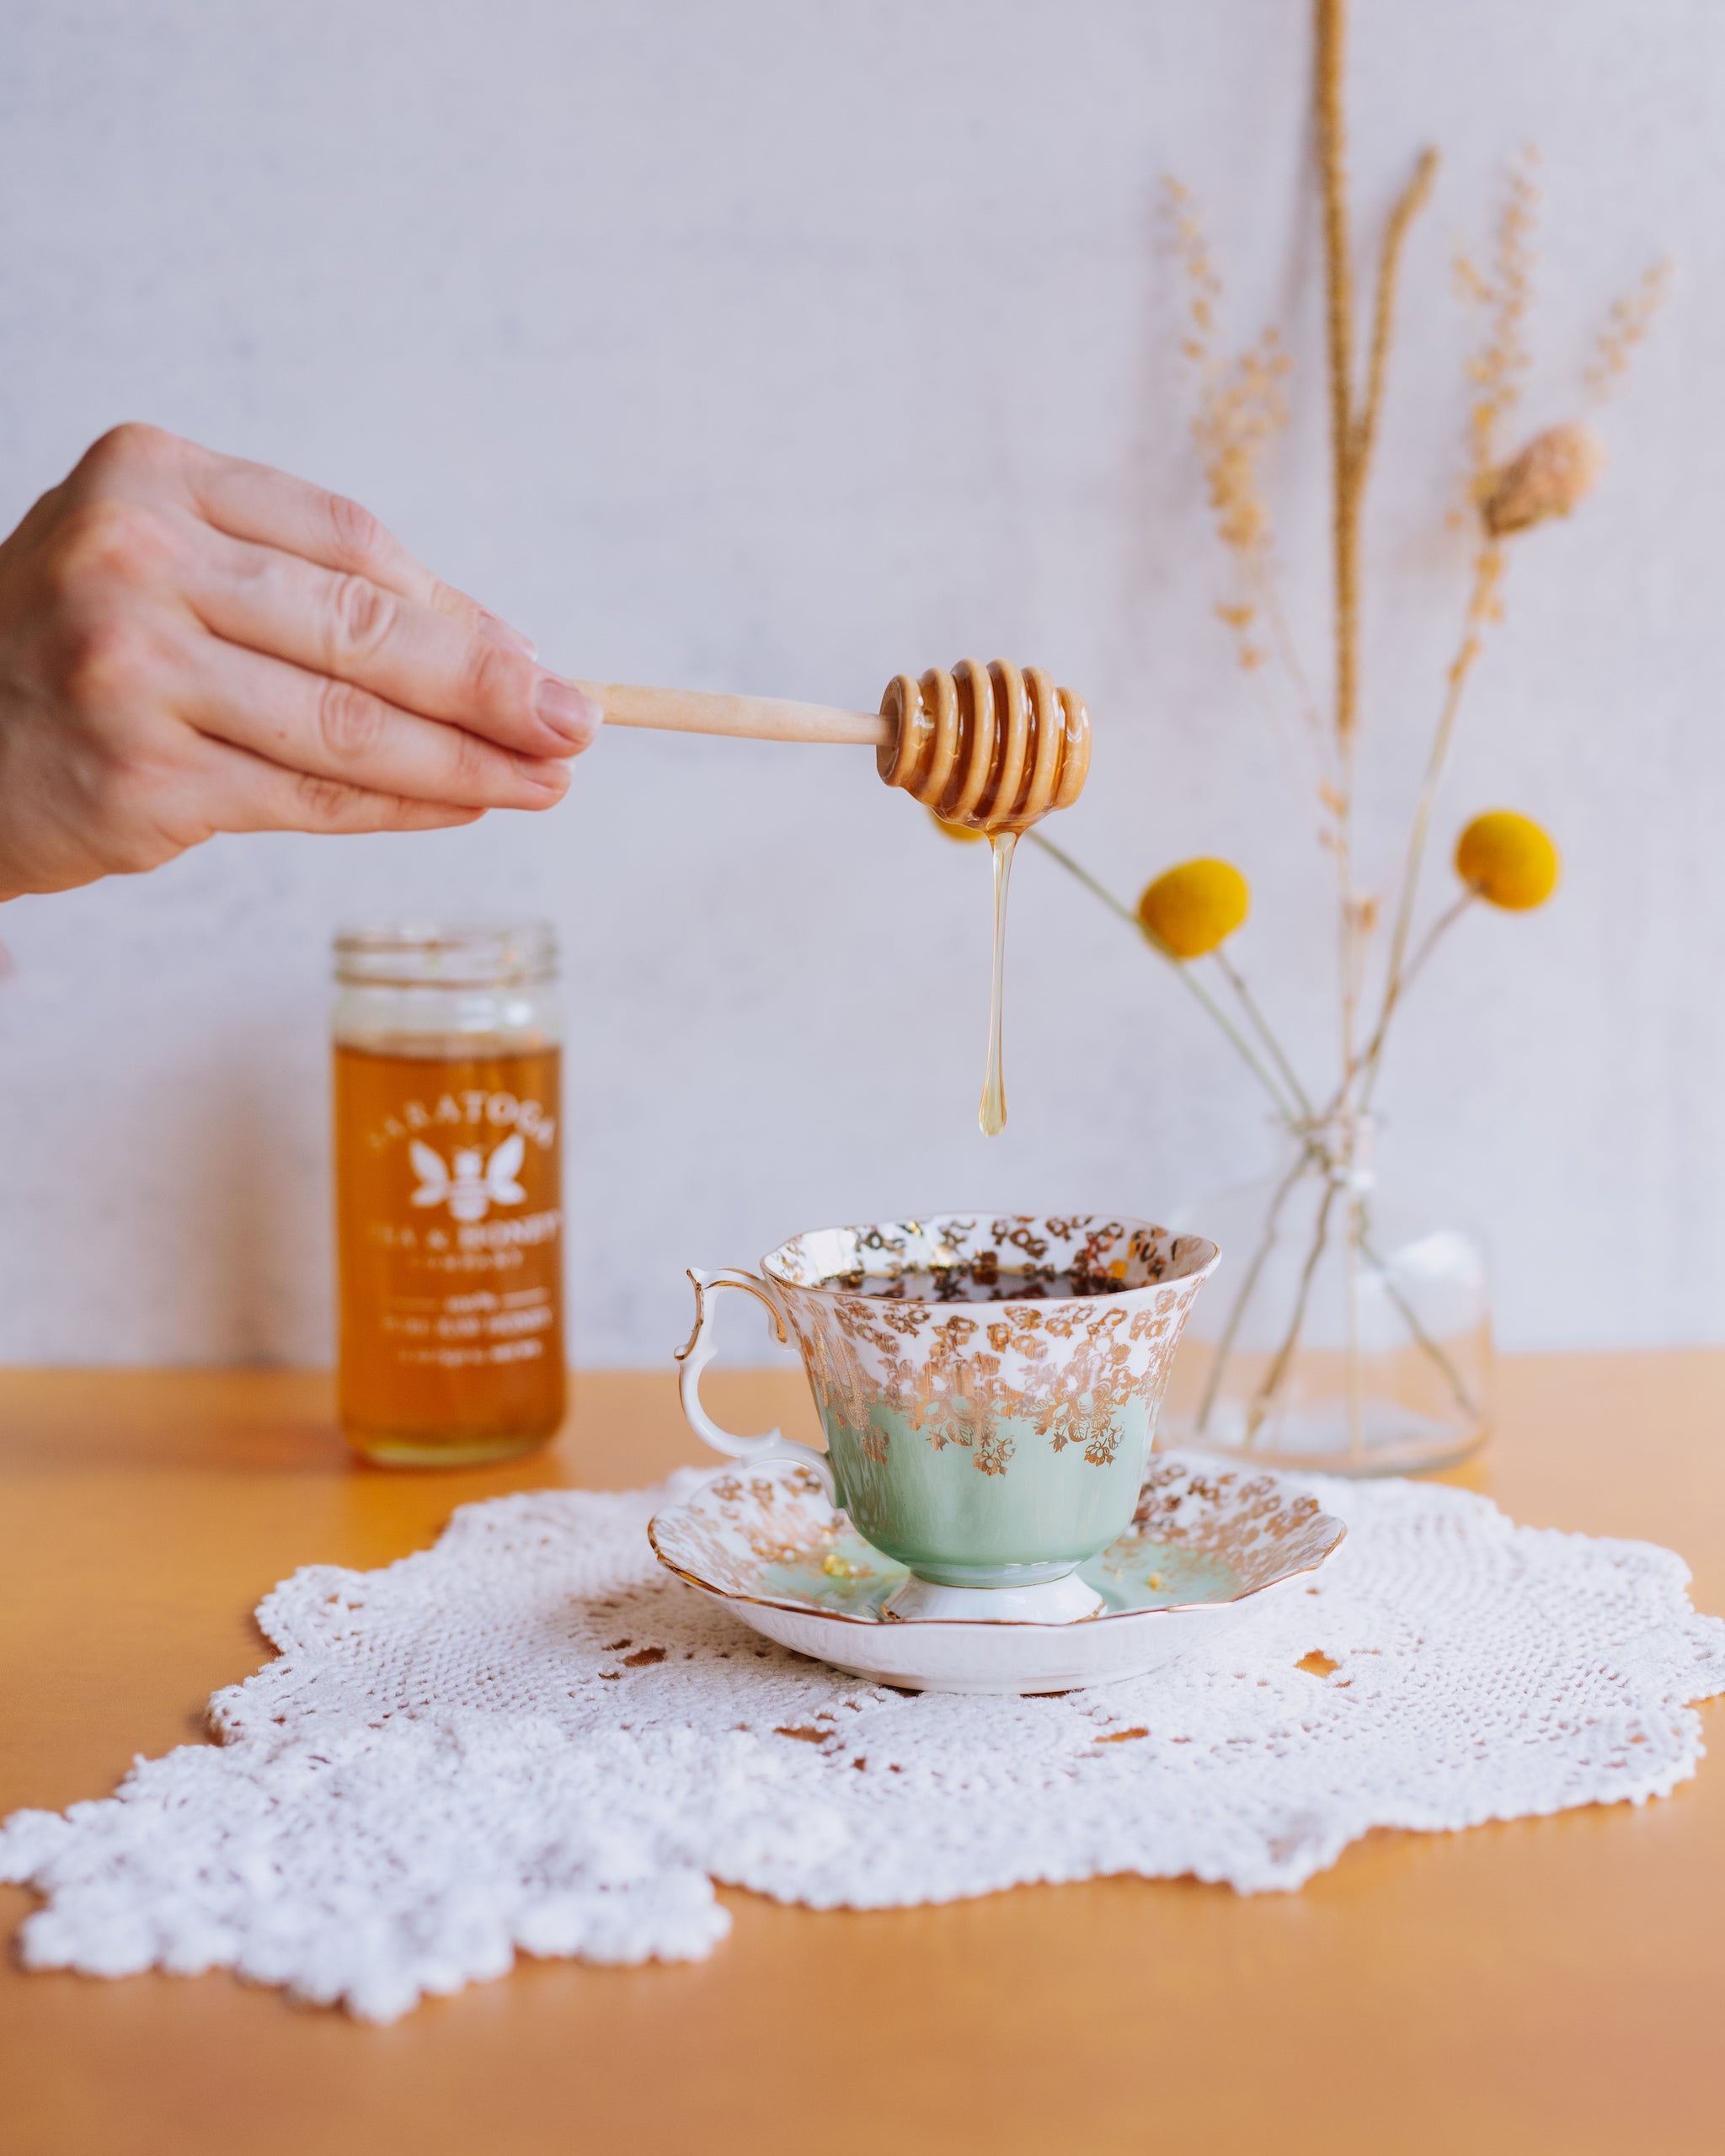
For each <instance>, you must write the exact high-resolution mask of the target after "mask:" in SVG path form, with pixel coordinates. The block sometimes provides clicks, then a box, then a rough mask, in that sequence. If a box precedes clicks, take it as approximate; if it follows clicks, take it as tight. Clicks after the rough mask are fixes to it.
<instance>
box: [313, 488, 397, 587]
mask: <svg viewBox="0 0 1725 2156" xmlns="http://www.w3.org/2000/svg"><path fill="white" fill-rule="evenodd" d="M323 505H324V509H325V511H326V513H327V514H328V518H329V530H330V535H331V536H332V538H333V539H334V543H335V554H336V558H337V560H338V561H340V562H342V563H345V564H347V565H348V566H350V567H351V568H358V569H364V568H370V567H371V566H372V565H373V564H374V563H380V562H384V561H387V559H388V558H389V556H390V553H391V552H392V551H393V549H392V547H391V545H390V539H389V534H388V533H387V531H385V530H384V528H383V525H382V521H381V520H380V519H378V518H377V517H375V516H373V515H372V514H371V510H368V509H367V508H366V507H365V505H364V504H362V503H360V502H355V501H350V500H349V499H348V497H347V496H346V495H345V494H326V495H325V496H324V502H323Z"/></svg>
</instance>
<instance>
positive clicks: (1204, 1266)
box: [761, 1206, 1221, 1310]
mask: <svg viewBox="0 0 1725 2156" xmlns="http://www.w3.org/2000/svg"><path fill="white" fill-rule="evenodd" d="M967 1218H968V1219H975V1220H985V1219H988V1220H1012V1221H1023V1222H1026V1223H1028V1222H1033V1221H1034V1222H1040V1223H1042V1224H1044V1225H1046V1224H1047V1223H1048V1222H1049V1221H1051V1220H1071V1221H1073V1222H1078V1221H1090V1220H1106V1221H1108V1223H1109V1224H1110V1225H1118V1226H1119V1228H1120V1229H1121V1230H1123V1231H1124V1232H1125V1233H1127V1234H1128V1235H1130V1234H1131V1233H1132V1232H1133V1231H1134V1230H1138V1229H1144V1230H1147V1231H1148V1232H1149V1233H1150V1234H1151V1235H1154V1236H1155V1237H1156V1239H1157V1240H1158V1241H1163V1242H1167V1243H1168V1244H1171V1245H1173V1244H1181V1243H1186V1244H1191V1245H1194V1246H1196V1247H1197V1249H1198V1250H1199V1251H1202V1252H1204V1253H1205V1255H1204V1256H1203V1257H1200V1258H1199V1262H1198V1263H1197V1264H1195V1265H1194V1266H1192V1267H1188V1268H1186V1269H1183V1270H1182V1271H1180V1272H1178V1273H1169V1274H1167V1275H1166V1276H1165V1277H1164V1278H1162V1279H1160V1280H1146V1281H1143V1282H1141V1283H1140V1284H1139V1285H1138V1286H1137V1287H1135V1288H1117V1289H1114V1291H1113V1293H1112V1294H1110V1295H1109V1296H1108V1297H1107V1298H1106V1299H1107V1300H1108V1301H1114V1300H1116V1299H1119V1300H1121V1301H1124V1299H1126V1298H1127V1297H1129V1296H1132V1295H1146V1294H1157V1293H1160V1292H1161V1291H1162V1289H1165V1288H1172V1287H1175V1286H1178V1285H1179V1284H1181V1283H1184V1282H1187V1281H1192V1282H1197V1281H1200V1280H1204V1279H1206V1278H1208V1277H1209V1275H1210V1273H1213V1272H1214V1271H1215V1267H1216V1263H1217V1261H1218V1260H1219V1259H1220V1257H1221V1251H1220V1248H1219V1246H1217V1245H1216V1244H1215V1243H1214V1242H1212V1241H1210V1237H1209V1236H1208V1235H1192V1234H1188V1232H1187V1231H1186V1230H1183V1229H1179V1228H1167V1227H1164V1226H1163V1225H1162V1223H1161V1222H1160V1221H1158V1220H1149V1219H1144V1218H1142V1217H1141V1216H1140V1215H1139V1214H1135V1213H1008V1212H1006V1211H1004V1210H1002V1209H990V1208H988V1207H985V1206H955V1207H951V1208H948V1209H946V1210H944V1211H942V1212H937V1213H921V1214H904V1215H902V1216H901V1217H900V1218H899V1219H894V1220H852V1221H844V1222H841V1223H840V1224H838V1225H836V1226H824V1227H819V1228H798V1230H796V1231H795V1232H794V1233H793V1234H791V1235H786V1236H784V1237H782V1239H781V1240H780V1241H778V1242H777V1243H775V1244H774V1245H773V1246H772V1249H771V1250H770V1251H767V1252H766V1256H765V1257H762V1259H761V1272H762V1273H765V1275H766V1278H767V1279H768V1280H770V1281H771V1282H772V1285H773V1286H774V1287H775V1288H790V1289H795V1291H796V1292H797V1293H798V1294H804V1295H824V1296H827V1297H829V1298H830V1299H832V1300H833V1301H834V1302H838V1301H841V1300H843V1299H846V1298H849V1299H852V1300H855V1301H859V1302H869V1301H874V1300H877V1299H878V1298H876V1297H873V1296H868V1295H863V1294H859V1293H858V1291H857V1289H854V1288H839V1287H832V1286H830V1285H828V1283H826V1282H825V1281H809V1280H791V1279H788V1278H786V1277H785V1275H784V1273H783V1272H782V1270H781V1269H780V1267H779V1265H778V1263H777V1260H778V1259H780V1258H781V1257H782V1255H783V1253H784V1252H785V1251H788V1249H789V1248H790V1246H791V1245H792V1244H793V1243H797V1242H804V1241H807V1240H808V1239H809V1237H811V1236H814V1235H866V1234H868V1233H869V1232H870V1231H871V1230H879V1229H881V1228H916V1229H920V1230H926V1229H927V1228H928V1227H931V1226H934V1225H937V1224H938V1223H940V1222H941V1221H943V1220H962V1219H967ZM1099 1300H1103V1298H1101V1297H1098V1296H1096V1295H1002V1296H1000V1297H998V1298H997V1299H991V1301H989V1302H988V1303H987V1304H986V1305H979V1306H978V1307H985V1308H987V1309H989V1310H1015V1309H1019V1308H1031V1307H1036V1308H1041V1309H1047V1308H1049V1306H1050V1305H1060V1304H1075V1305H1086V1306H1088V1305H1093V1304H1095V1303H1096V1302H1097V1301H1099ZM954 1307H955V1308H956V1307H958V1305H954Z"/></svg>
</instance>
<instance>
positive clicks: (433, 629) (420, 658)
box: [185, 534, 600, 756]
mask: <svg viewBox="0 0 1725 2156" xmlns="http://www.w3.org/2000/svg"><path fill="white" fill-rule="evenodd" d="M185 577H186V597H187V599H188V600H189V601H190V605H191V606H192V608H193V610H194V611H195V613H196V615H197V616H198V618H199V619H200V621H201V622H203V623H204V625H205V627H207V628H209V629H211V630H212V631H213V632H215V634H216V635H217V636H218V637H222V638H226V639H227V641H228V642H230V643H236V644H243V645H244V646H246V647H247V648H249V649H251V650H253V651H255V652H264V653H267V654H272V655H274V656H275V657H278V658H281V659H288V660H291V662H292V663H293V664H296V665H298V666H302V667H304V668H307V669H309V670H312V671H313V672H317V673H320V674H327V675H334V676H335V677H336V678H337V679H338V680H343V681H351V682H356V683H358V684H359V685H360V686H361V687H364V688H367V689H370V690H372V691H375V693H376V694H377V695H378V696H382V697H383V698H384V699H386V701H387V702H390V703H393V704H396V705H398V706H400V707H403V709H406V710H409V711H414V712H422V713H424V714H425V717H427V718H441V719H447V720H449V721H451V723H455V724H457V725H460V726H465V727H468V728H473V729H474V730H475V731H477V732H478V733H481V734H485V735H486V736H487V737H488V738H489V739H491V740H493V741H497V742H501V743H502V744H504V745H505V747H508V748H511V749H517V750H521V751H523V752H524V753H526V755H534V756H569V755H574V754H576V753H578V752H579V750H582V749H585V747H586V746H587V744H588V743H589V742H590V740H591V739H592V738H593V735H594V734H595V732H596V731H597V729H598V726H599V723H600V713H599V712H598V711H597V709H596V708H595V707H594V706H593V705H592V704H591V703H590V702H589V700H588V699H587V698H586V697H585V696H582V695H581V694H580V693H579V691H576V690H574V689H571V688H569V686H567V685H566V684H565V683H563V682H562V681H559V680H558V679H557V677H556V676H555V675H552V674H547V673H546V672H545V671H544V670H543V669H542V668H541V667H539V666H537V665H536V664H534V662H533V660H532V659H530V658H529V657H527V656H526V654H524V653H523V652H521V651H520V650H518V649H514V648H510V647H509V646H508V645H506V644H504V643H500V642H499V641H498V640H497V638H496V637H495V636H494V634H490V633H487V632H484V631H483V630H482V628H481V627H480V626H479V624H478V622H476V621H475V620H474V619H473V618H472V617H470V616H457V615H451V614H448V613H445V612H441V611H438V610H436V609H435V608H434V607H431V606H426V605H424V604H422V603H421V602H420V601H419V600H414V599H412V598H409V597H406V596H403V595H402V594H401V593H400V592H398V591H397V590H392V589H387V588H386V587H385V586H384V585H382V584H379V583H377V581H375V580H374V579H372V578H371V577H369V576H365V575H361V574H358V573H357V572H354V571H348V572H341V571H338V570H334V569H330V568H323V567H321V566H319V565H318V564H317V563H312V562H309V561H307V560H306V559H304V558H302V557H301V556H299V555H296V554H290V553H284V552H280V550H279V549H278V548H275V547H264V546H259V545H254V544H252V543H250V542H242V541H237V540H233V539H231V538H228V537H226V536H219V535H209V534H206V538H205V543H204V544H203V545H201V546H200V547H195V548H193V549H191V550H190V558H189V560H188V563H187V567H186V572H185Z"/></svg>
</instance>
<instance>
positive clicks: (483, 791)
mask: <svg viewBox="0 0 1725 2156" xmlns="http://www.w3.org/2000/svg"><path fill="white" fill-rule="evenodd" d="M600 719H601V714H600V712H599V711H598V710H597V708H596V707H595V706H594V705H593V703H592V702H590V700H589V699H588V698H587V697H585V696H583V695H581V694H580V692H579V691H578V690H575V689H573V688H571V687H570V686H569V685H568V684H567V683H565V682H563V681H561V680H558V677H557V676H556V675H553V674H550V673H547V671H546V670H545V669H544V668H542V666H540V665H539V664H537V661H536V659H535V658H534V656H533V648H532V646H531V644H530V643H528V641H527V639H526V638H525V637H523V636H521V635H520V634H519V633H518V632H516V631H515V630H514V629H511V628H510V627H507V626H506V625H505V623H503V622H499V620H498V619H497V618H496V617H495V616H494V615H491V614H489V613H487V612H486V611H485V610H484V608H483V607H482V606H479V605H478V602H477V601H476V600H472V599H469V598H467V597H466V596H465V595H463V594H462V593H461V592H459V591H456V590H451V587H450V586H449V585H448V584H441V583H440V582H439V581H438V580H437V579H436V578H435V577H434V576H433V575H432V574H431V573H430V570H429V569H426V568H422V567H421V565H420V564H419V563H418V562H416V561H415V560H414V558H413V557H412V555H410V554H409V552H407V550H406V548H405V547H403V546H402V545H401V544H400V542H398V540H396V539H394V538H393V537H392V536H391V535H390V534H389V533H388V532H387V531H385V530H384V528H383V526H382V525H381V524H380V523H379V522H378V521H377V519H376V518H375V517H374V516H372V515H371V513H370V512H369V511H368V510H364V509H361V508H360V506H359V504H357V503H355V502H350V501H347V500H344V499H343V498H342V497H341V496H340V495H338V494H326V493H325V492H324V491H323V489H322V488H318V487H313V486H310V485H308V484H307V483H306V482H305V481H303V480H300V479H295V478H290V477H288V475H287V474H286V473H285V472H274V471H271V470H270V467H268V466H267V465H263V464H248V463H245V462H241V461H240V460H239V459H238V458H235V457H230V456H218V455H216V453H215V452H214V451H211V450H206V449H200V448H199V447H197V446H196V445H195V444H194V443H191V442H186V441H181V440H179V439H178V437H177V436H175V435H169V434H164V433H163V432H162V431H161V430H159V429H158V428H155V427H144V426H123V427H118V428H116V429H115V430H114V431H113V433H111V434H108V435H104V436H103V437H102V439H101V440H99V442H97V443H96V444H95V446H93V448H92V449H91V450H89V451H88V452H87V453H86V455H85V456H83V459H82V460H81V461H80V462H79V463H78V464H77V467H76V468H75V469H74V470H73V471H72V473H71V474H70V476H69V477H68V478H67V479H66V480H64V481H63V482H62V483H61V485H59V486H58V487H56V488H53V489H52V490H51V492H50V493H48V494H44V495H43V497H42V499H40V501H39V502H38V503H37V504H35V508H34V509H32V510H30V512H29V515H28V516H26V517H25V518H24V521H23V523H22V524H20V525H19V527H18V529H17V531H14V532H13V534H12V536H10V537H9V538H8V539H7V540H6V541H5V542H3V543H0V899H7V898H13V897H16V896H18V895H19V894H20V893H22V892H26V891H57V890H65V889H69V888H71V887H72V885H74V884H78V883H91V882H93V881H94V879H95V878H98V877H99V876H108V875H114V874H128V873H136V872H137V871H139V870H142V869H147V868H153V867H156V866H158V863H160V862H164V861H168V860H171V859H172V858H173V857H174V856H175V855H176V854H179V853H182V852H184V851H185V849H186V848H187V847H189V846H196V845H198V844H199V843H200V841H203V840H205V839H206V838H209V837H210V836H211V835H212V834H213V833H215V832H216V831H259V830H300V831H424V830H439V829H443V828H446V827H447V826H449V825H457V824H470V823H473V821H474V820H475V819H477V818H478V817H479V816H481V815H483V814H484V812H485V811H486V809H503V808H507V809H548V808H549V807H551V806H552V804H553V803H554V802H557V801H558V800H560V799H561V798H563V793H564V792H565V790H566V789H567V787H568V785H569V761H568V760H569V758H570V757H571V756H574V755H578V754H579V752H580V750H583V749H585V747H586V746H587V744H588V743H589V742H590V741H591V739H593V736H594V734H595V733H596V731H597V730H598V728H599V724H600Z"/></svg>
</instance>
